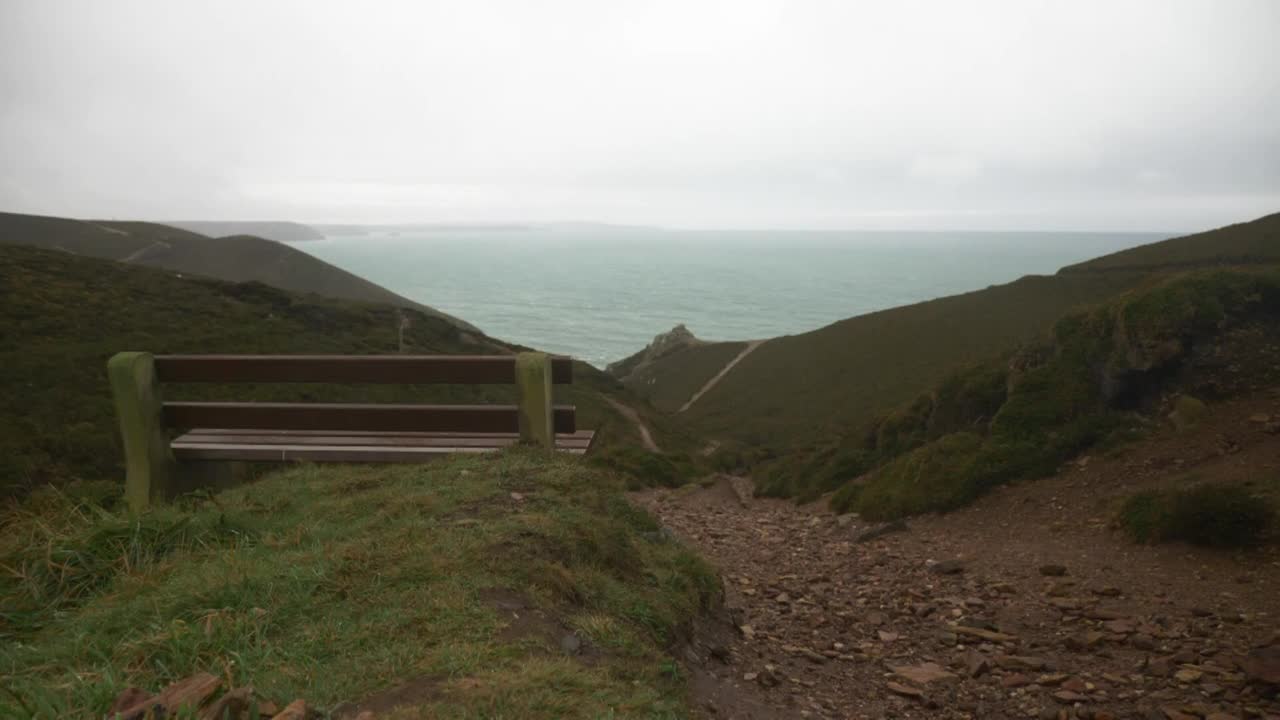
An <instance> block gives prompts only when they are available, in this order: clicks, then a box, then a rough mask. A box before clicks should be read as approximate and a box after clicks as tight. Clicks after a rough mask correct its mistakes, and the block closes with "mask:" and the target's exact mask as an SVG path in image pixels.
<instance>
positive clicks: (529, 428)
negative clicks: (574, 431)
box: [516, 352, 556, 452]
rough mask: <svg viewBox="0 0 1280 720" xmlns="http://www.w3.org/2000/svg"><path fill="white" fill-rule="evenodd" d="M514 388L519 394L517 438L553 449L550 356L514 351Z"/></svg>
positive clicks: (548, 449)
mask: <svg viewBox="0 0 1280 720" xmlns="http://www.w3.org/2000/svg"><path fill="white" fill-rule="evenodd" d="M516 389H517V390H518V392H519V395H520V405H519V407H520V413H519V415H520V442H522V443H526V444H530V445H537V446H539V447H542V448H545V449H546V450H547V451H548V452H550V451H552V450H553V449H555V444H556V436H555V429H554V427H553V426H552V424H551V360H550V358H548V357H547V355H546V353H533V352H529V353H520V354H519V355H516Z"/></svg>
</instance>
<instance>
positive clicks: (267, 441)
mask: <svg viewBox="0 0 1280 720" xmlns="http://www.w3.org/2000/svg"><path fill="white" fill-rule="evenodd" d="M517 439H518V436H516V435H512V434H501V435H490V436H487V437H456V436H454V437H437V436H432V435H430V434H429V433H423V434H421V435H416V436H413V437H406V436H404V435H387V436H380V435H377V434H372V435H346V434H328V435H288V434H285V435H281V434H277V433H274V432H264V433H241V434H236V435H223V434H219V435H202V434H200V433H187V434H185V435H183V436H182V437H180V438H178V440H175V441H174V442H175V443H178V444H182V445H193V444H199V445H236V444H250V445H363V446H393V447H495V446H505V445H510V444H511V443H513V442H515V441H516V440H517ZM590 442H591V438H590V437H589V436H588V437H578V436H577V435H560V436H558V437H556V446H557V447H586V446H587V445H589V444H590Z"/></svg>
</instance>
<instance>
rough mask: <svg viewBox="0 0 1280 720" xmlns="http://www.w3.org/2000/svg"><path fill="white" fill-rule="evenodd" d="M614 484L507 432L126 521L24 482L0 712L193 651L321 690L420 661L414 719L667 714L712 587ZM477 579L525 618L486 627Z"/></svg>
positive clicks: (199, 663) (693, 560)
mask: <svg viewBox="0 0 1280 720" xmlns="http://www.w3.org/2000/svg"><path fill="white" fill-rule="evenodd" d="M621 490H622V484H621V481H620V480H619V479H618V478H616V477H614V476H613V475H611V474H609V473H607V472H602V471H600V470H598V469H596V468H594V467H593V466H591V465H589V464H587V463H582V462H579V461H575V460H572V459H566V458H558V459H551V460H548V459H546V457H545V456H539V455H538V454H536V453H533V452H530V451H519V450H517V451H509V452H506V453H502V454H499V455H494V456H455V457H452V458H449V459H447V460H443V461H441V462H436V463H430V464H425V465H410V466H332V465H331V466H322V467H317V466H300V467H296V468H293V469H288V470H284V471H281V472H279V473H277V474H274V475H272V476H269V477H267V478H265V479H263V480H262V481H260V482H257V483H254V484H250V485H246V486H242V487H239V488H235V489H232V490H228V491H224V492H222V493H220V494H217V495H212V496H207V497H204V498H197V499H193V500H190V501H188V502H187V503H186V504H185V506H178V507H171V508H168V509H164V510H161V511H158V512H156V513H153V514H150V515H147V516H145V517H143V518H142V519H141V520H130V519H128V518H125V517H123V516H120V515H117V514H116V512H115V511H114V510H112V509H109V508H106V509H104V508H101V507H99V506H98V505H96V504H95V503H94V502H92V501H91V500H86V499H84V498H83V497H82V494H77V493H76V492H75V491H74V489H73V490H72V491H67V492H56V493H55V492H52V491H45V492H44V493H41V494H38V495H37V496H35V497H33V499H32V502H30V503H28V504H27V505H26V506H25V508H26V509H24V510H23V511H21V512H18V513H15V514H13V515H11V516H10V517H7V518H6V519H5V532H4V534H3V540H0V563H2V564H3V565H4V566H5V567H6V569H7V572H5V573H4V575H3V579H2V580H0V601H2V602H3V606H4V607H5V608H6V610H7V612H6V615H5V616H4V617H3V618H0V620H2V621H3V626H0V630H2V631H3V633H4V634H5V636H6V637H5V638H4V640H3V641H0V675H3V676H4V678H5V680H4V686H5V688H6V690H7V691H8V692H7V693H5V694H0V717H32V716H35V717H94V716H101V714H102V712H103V711H104V710H105V708H106V706H107V704H108V703H109V702H110V700H111V698H112V697H113V696H114V695H115V694H116V693H118V692H119V691H120V690H122V689H123V688H125V687H126V686H129V685H136V686H140V687H145V688H153V689H154V688H158V687H160V686H163V685H165V684H166V683H169V682H172V681H174V680H177V679H180V678H182V677H185V676H187V675H189V674H191V673H194V672H200V671H206V672H211V673H213V674H215V675H218V676H222V677H226V678H228V679H229V680H230V681H231V682H233V683H234V684H235V685H247V684H252V685H253V686H254V687H255V688H257V689H258V691H259V692H260V693H261V694H262V695H264V696H266V697H268V698H270V699H273V700H276V701H277V702H282V701H287V700H290V699H292V698H294V697H305V698H307V700H308V702H309V703H312V704H315V705H317V706H319V707H321V708H332V707H333V706H334V705H336V704H337V703H340V702H343V701H351V700H359V699H361V698H363V697H366V696H368V695H370V694H372V693H376V692H378V691H380V690H384V689H386V688H388V687H392V686H395V685H397V684H398V683H400V682H402V681H405V680H409V679H412V678H427V679H429V681H430V682H431V683H433V684H434V685H435V690H433V692H432V694H431V695H430V696H429V697H428V698H427V699H426V700H424V701H423V703H422V704H421V706H420V707H419V708H418V709H417V711H418V712H419V713H420V714H421V716H426V717H441V718H464V717H494V718H501V717H506V718H559V717H568V718H598V717H672V718H674V717H685V716H686V715H687V714H688V708H687V707H686V706H685V691H686V688H685V686H684V684H683V681H682V677H683V676H682V673H681V671H680V670H679V666H678V665H677V664H675V663H674V662H673V660H672V658H671V657H670V656H669V655H668V654H667V650H666V648H668V647H669V646H670V644H671V643H673V642H674V641H676V640H677V639H678V637H679V636H680V634H681V633H682V632H683V629H684V628H686V627H687V626H688V625H689V623H690V622H691V621H692V620H693V619H694V618H695V617H697V616H698V615H699V614H700V613H702V612H704V610H706V609H707V608H708V607H709V606H711V605H712V604H713V603H714V602H716V601H717V598H718V593H719V584H718V581H717V580H716V577H715V575H714V573H713V572H712V571H711V570H710V569H709V568H708V567H707V566H705V565H704V564H703V563H702V562H701V561H699V560H698V559H697V557H696V556H694V555H693V554H691V553H690V552H689V551H688V550H686V549H685V548H684V547H682V546H681V545H679V544H678V543H675V542H672V541H670V540H669V539H667V538H665V537H664V536H662V535H661V534H660V533H657V532H656V530H657V529H658V526H657V524H656V523H655V521H654V520H653V519H652V518H650V517H649V516H648V515H647V514H645V513H644V512H643V511H641V510H638V509H636V508H635V507H633V506H632V505H630V504H628V502H627V501H626V500H625V498H624V497H623V496H622V494H621ZM495 593H499V594H501V593H505V594H506V595H512V594H516V595H518V596H521V597H523V598H525V599H527V601H528V602H529V603H530V604H531V605H532V606H534V607H536V608H538V609H539V610H540V611H542V612H543V613H545V616H546V618H548V620H546V621H544V622H543V623H541V625H540V626H539V629H538V630H537V631H536V632H531V633H529V634H525V635H519V634H513V633H511V632H509V631H507V632H504V626H505V625H506V624H507V623H508V621H509V616H508V614H504V613H500V612H499V611H498V610H497V609H495V606H494V603H492V602H491V601H489V600H487V599H486V598H491V597H493V596H494V594H495ZM10 608H16V609H17V610H16V611H12V610H8V609H10ZM527 612H532V611H531V610H530V611H527ZM568 632H574V633H576V634H577V635H578V636H579V637H580V638H581V639H582V641H583V643H584V646H585V648H586V651H585V652H584V657H568V656H566V655H564V654H563V653H562V652H561V651H559V650H558V643H557V642H556V638H557V636H559V635H560V634H562V633H568ZM415 716H416V715H415Z"/></svg>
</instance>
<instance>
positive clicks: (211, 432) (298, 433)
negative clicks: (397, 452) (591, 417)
mask: <svg viewBox="0 0 1280 720" xmlns="http://www.w3.org/2000/svg"><path fill="white" fill-rule="evenodd" d="M258 432H261V433H269V434H271V435H287V436H290V437H312V436H316V435H320V436H325V435H335V434H341V435H350V436H353V437H362V436H366V435H372V436H376V437H389V438H396V437H406V438H413V437H432V438H443V437H459V438H505V437H510V436H511V435H512V433H489V432H448V431H442V432H413V431H389V430H343V431H341V433H335V432H334V431H332V430H278V429H263V428H192V429H191V430H188V431H187V432H186V433H184V435H207V436H213V437H216V436H220V435H244V434H245V433H258ZM594 434H595V431H594V430H578V431H576V432H571V433H556V435H557V437H560V438H590V437H591V436H592V435H594Z"/></svg>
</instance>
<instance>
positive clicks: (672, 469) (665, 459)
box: [590, 447, 698, 490]
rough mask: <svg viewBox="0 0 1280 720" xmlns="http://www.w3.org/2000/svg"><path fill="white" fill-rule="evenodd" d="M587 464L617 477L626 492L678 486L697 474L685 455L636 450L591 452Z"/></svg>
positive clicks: (627, 448)
mask: <svg viewBox="0 0 1280 720" xmlns="http://www.w3.org/2000/svg"><path fill="white" fill-rule="evenodd" d="M590 462H591V464H592V465H595V466H597V467H600V468H606V469H608V470H611V471H613V472H615V473H617V474H619V475H621V476H622V477H623V478H624V479H625V482H626V485H627V489H628V490H639V489H641V488H646V487H679V486H681V485H684V484H685V483H687V482H689V481H690V480H692V479H693V478H694V477H695V476H696V475H697V474H698V471H697V468H696V466H695V464H694V463H693V462H692V461H691V460H689V458H688V457H686V456H683V455H664V454H660V453H654V452H650V451H648V450H645V449H643V448H638V447H615V448H609V449H606V450H602V451H600V452H593V453H592V454H591V456H590Z"/></svg>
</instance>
